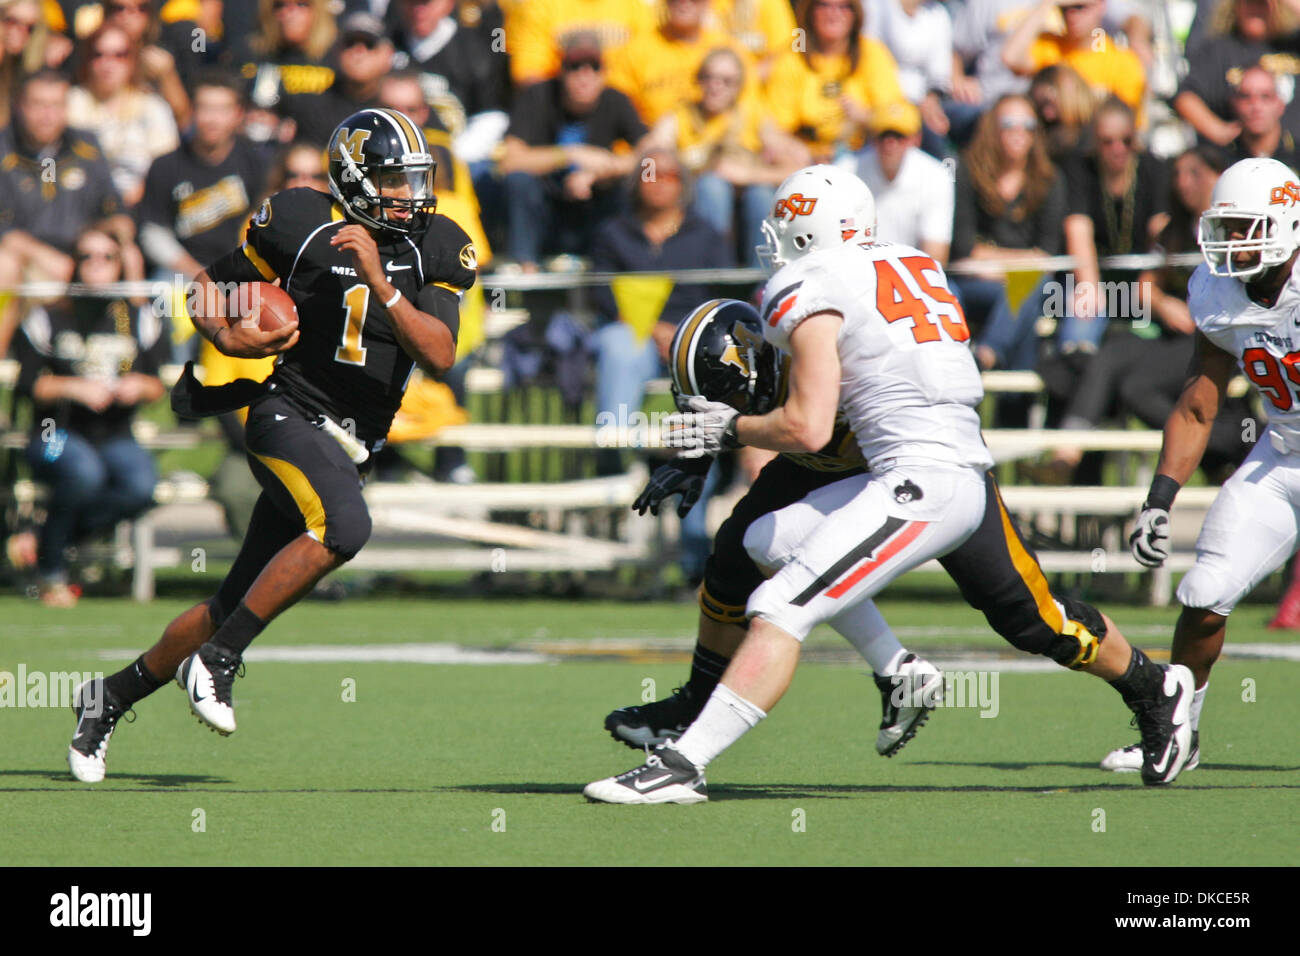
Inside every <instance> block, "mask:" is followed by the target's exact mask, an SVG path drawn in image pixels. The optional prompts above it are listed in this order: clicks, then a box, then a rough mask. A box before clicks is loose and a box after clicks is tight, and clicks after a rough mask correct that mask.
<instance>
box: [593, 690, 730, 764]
mask: <svg viewBox="0 0 1300 956" xmlns="http://www.w3.org/2000/svg"><path fill="white" fill-rule="evenodd" d="M705 703H707V701H706V700H699V699H697V698H696V697H695V695H694V694H692V693H691V689H690V687H689V686H683V687H677V688H674V690H673V693H672V696H670V697H665V698H664V699H663V700H656V701H655V702H653V703H650V704H642V705H640V706H639V707H620V708H619V709H618V710H616V711H613V712H612V713H610V714H608V715H607V716H606V717H605V729H606V730H608V731H609V734H610V736H611V737H613V738H614V739H615V740H617V741H618V742H619V743H621V744H627V745H628V746H629V747H631V748H632V749H633V750H641V749H643V748H645V747H657V746H658V745H659V744H664V743H667V742H668V741H670V740H676V739H677V738H678V737H680V736H681V735H682V734H684V733H685V732H686V728H687V727H689V726H690V725H691V724H693V723H695V718H696V717H698V716H700V711H701V710H703V709H704V705H705Z"/></svg>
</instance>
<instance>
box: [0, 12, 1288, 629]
mask: <svg viewBox="0 0 1300 956" xmlns="http://www.w3.org/2000/svg"><path fill="white" fill-rule="evenodd" d="M1297 73H1300V0H1177V2H1169V3H1164V2H1154V0H1037V2H1036V0H965V2H962V0H950V2H940V0H794V2H791V0H460V2H457V0H242V2H241V0H165V2H164V0H103V2H99V3H82V2H78V0H0V127H2V128H0V358H3V357H5V356H8V357H10V358H13V359H16V360H17V361H18V362H19V363H20V366H21V373H20V375H19V376H18V379H17V385H16V389H15V392H16V394H17V395H18V397H19V399H20V400H23V401H28V402H30V403H31V404H32V405H33V406H34V407H35V409H36V413H35V414H34V415H33V416H32V417H31V419H30V420H31V421H32V422H33V428H35V427H36V426H37V423H40V422H53V423H54V424H55V429H54V432H55V433H57V440H55V441H51V440H50V437H51V436H50V435H44V436H41V437H40V438H39V440H38V438H36V437H33V440H32V442H31V444H30V446H29V449H28V452H27V455H26V458H27V462H26V463H27V466H28V467H29V468H30V469H31V473H32V474H33V476H34V477H36V478H38V479H39V480H40V481H42V482H44V483H46V484H48V485H49V486H50V487H51V489H52V491H53V498H52V505H51V508H50V517H49V519H48V520H47V521H46V523H45V524H44V526H43V528H42V529H41V531H40V533H39V535H36V534H34V533H26V534H25V535H17V536H14V537H11V538H10V540H9V547H8V549H7V550H8V557H9V560H10V561H11V562H13V563H15V564H17V565H19V566H23V565H27V564H31V563H33V562H39V565H40V571H41V572H42V574H43V575H44V576H45V578H46V580H47V581H49V582H53V584H55V585H57V584H58V583H59V582H61V581H62V580H63V577H62V575H63V574H64V569H63V561H62V558H61V557H60V555H61V554H62V553H63V550H64V548H65V546H66V545H67V544H68V543H71V542H73V541H76V540H78V539H79V538H81V537H84V536H85V535H87V534H90V533H93V532H94V531H95V530H97V529H101V528H104V527H107V526H110V525H111V524H113V523H114V522H116V521H118V520H119V519H121V518H124V517H129V516H131V515H132V514H135V513H138V512H139V511H140V510H141V509H143V508H145V507H147V506H148V504H149V500H150V489H151V488H152V483H153V480H154V478H153V464H152V462H151V460H150V457H149V455H148V454H146V453H143V452H140V450H139V448H138V446H135V445H134V443H133V441H132V440H131V430H130V424H131V418H132V414H133V410H134V409H135V408H136V407H138V406H140V405H142V404H146V403H149V402H152V401H154V400H155V399H157V398H158V397H159V396H160V395H161V394H162V386H161V384H160V383H159V381H158V377H157V376H158V370H159V368H160V367H161V366H162V365H163V364H164V363H167V362H169V361H175V360H178V359H183V358H186V357H190V356H192V355H194V354H196V352H197V343H196V341H195V340H194V338H193V333H192V329H191V328H189V327H188V323H187V322H186V321H185V320H184V318H183V314H184V313H183V309H180V308H178V309H176V310H174V311H169V312H168V313H167V314H164V315H161V316H160V315H159V314H158V312H159V310H158V309H157V308H156V307H154V304H153V303H151V302H149V301H148V300H147V299H146V298H144V297H142V298H138V299H133V298H130V297H126V296H122V297H117V298H105V297H100V298H92V299H83V298H75V299H71V298H67V297H59V296H57V295H51V296H48V297H45V298H42V297H41V296H39V295H35V294H32V295H17V294H12V292H8V291H4V290H12V289H14V288H15V287H18V286H20V285H22V284H24V283H40V282H68V281H78V282H81V283H85V284H88V285H94V284H104V283H111V282H115V281H119V280H155V281H157V280H162V281H166V282H168V283H177V284H178V285H179V284H183V282H184V281H186V280H188V279H189V278H190V277H192V276H193V275H194V274H195V273H196V272H197V271H198V270H199V269H200V268H202V267H203V266H205V265H206V264H207V263H208V262H210V261H212V260H213V259H215V258H216V257H218V256H219V255H221V254H222V253H224V252H226V251H228V250H229V249H231V248H233V247H234V246H236V245H237V244H238V243H239V242H240V239H241V236H242V233H243V231H244V229H245V228H246V225H247V221H248V217H249V214H250V212H251V211H252V210H255V209H256V208H257V206H258V204H259V203H260V202H261V199H262V198H263V197H264V196H267V195H269V194H270V193H273V192H275V191H278V190H281V189H285V188H289V187H297V186H308V187H312V188H316V189H321V190H328V183H327V180H326V178H325V168H326V163H325V156H324V152H323V150H324V147H325V145H326V142H327V140H328V137H329V135H330V133H331V132H332V131H333V129H334V127H335V126H336V125H337V124H338V123H339V122H340V121H341V120H342V119H344V118H345V117H347V116H348V115H350V114H351V113H353V112H355V111H356V110H358V109H360V108H363V107H366V106H386V107H392V108H395V109H399V110H401V111H403V112H405V113H406V114H408V115H409V116H410V117H411V118H412V119H413V120H415V121H416V122H417V123H418V124H419V125H420V126H421V127H423V128H424V130H425V133H426V136H427V138H428V140H429V143H430V145H431V148H432V151H433V153H434V156H435V158H436V159H437V161H438V168H437V177H436V186H437V192H438V211H439V212H442V213H444V214H445V215H448V216H450V217H452V218H453V219H455V220H456V221H457V222H458V223H459V224H460V225H461V226H462V227H464V228H465V229H466V231H467V232H468V233H469V234H470V235H471V237H472V238H473V239H474V241H475V244H476V247H477V250H478V263H479V266H480V270H481V271H483V272H484V273H491V272H497V273H500V274H503V275H506V274H513V275H525V276H526V275H529V274H533V273H545V272H579V271H583V270H588V269H589V270H594V271H600V272H629V271H649V270H662V271H671V270H680V269H693V268H727V267H733V266H750V265H756V264H757V262H756V259H755V255H754V246H755V244H756V243H757V242H758V240H759V235H758V229H759V223H760V222H761V221H762V219H763V217H764V216H766V215H767V214H768V213H769V212H770V207H771V203H772V197H773V194H774V191H775V188H776V186H777V185H778V184H779V183H780V182H781V181H782V179H783V178H784V177H785V176H786V175H788V174H789V173H790V172H792V171H794V170H796V169H798V168H800V167H802V166H805V165H807V164H809V163H813V162H827V163H835V164H841V165H844V166H845V167H846V168H849V169H852V170H854V171H856V172H857V173H858V174H859V175H860V176H861V177H862V178H863V179H864V180H865V181H866V182H867V184H868V185H869V186H870V187H871V189H872V191H873V193H874V194H875V197H876V202H877V206H878V212H879V224H878V235H879V236H880V237H882V238H885V239H890V240H894V241H898V242H903V243H908V244H911V245H915V246H918V247H919V248H921V249H922V250H923V251H924V252H926V253H927V254H929V255H931V256H933V257H934V258H935V259H936V260H937V261H938V262H940V263H941V264H943V265H944V266H952V267H954V268H953V272H952V275H951V279H952V284H953V286H954V288H955V290H956V291H957V293H958V295H959V297H960V298H961V301H962V303H963V305H964V308H965V311H966V315H967V318H968V321H969V323H970V326H971V329H972V344H973V348H974V352H975V357H976V360H977V361H978V363H979V365H980V366H981V368H983V369H985V370H995V369H1003V370H1028V369H1034V370H1037V371H1038V372H1039V373H1040V374H1041V375H1042V377H1043V380H1044V383H1045V387H1046V389H1047V392H1048V394H1049V396H1050V397H1051V403H1050V405H1049V413H1048V424H1049V425H1057V424H1060V425H1065V426H1067V427H1071V428H1087V427H1092V426H1095V425H1098V424H1100V423H1102V422H1103V421H1106V420H1110V419H1113V418H1115V417H1116V416H1136V417H1137V418H1139V419H1140V420H1141V421H1143V422H1144V423H1145V424H1147V425H1149V426H1151V427H1153V428H1158V427H1160V426H1162V425H1163V422H1164V419H1165V417H1166V416H1167V414H1168V412H1169V410H1170V409H1171V408H1172V406H1173V402H1174V400H1175V398H1176V397H1177V393H1178V390H1179V388H1180V386H1181V383H1182V374H1183V371H1184V370H1185V368H1186V366H1187V360H1188V358H1189V357H1190V354H1191V342H1192V336H1191V332H1192V330H1193V327H1192V323H1191V319H1190V316H1189V313H1188V309H1187V306H1186V303H1185V296H1186V283H1187V277H1188V275H1189V274H1190V271H1191V268H1190V267H1177V268H1175V267H1170V268H1158V269H1148V270H1146V271H1143V272H1140V273H1139V272H1134V271H1123V270H1112V269H1104V268H1101V266H1100V265H1099V262H1100V260H1103V259H1105V258H1106V257H1108V256H1114V255H1123V254H1127V253H1145V252H1151V251H1157V252H1168V253H1180V252H1184V253H1185V252H1195V251H1196V224H1197V218H1198V216H1199V214H1200V212H1201V211H1202V210H1204V209H1205V208H1206V207H1207V205H1208V204H1209V199H1210V194H1211V191H1212V189H1213V187H1214V183H1215V181H1216V178H1217V176H1218V174H1219V173H1220V172H1221V171H1222V170H1223V169H1224V168H1225V167H1226V166H1227V165H1230V164H1231V163H1233V162H1235V161H1236V160H1238V159H1240V158H1243V157H1248V156H1272V157H1276V158H1278V159H1280V160H1282V161H1283V162H1285V163H1287V164H1288V165H1290V166H1292V167H1294V166H1295V165H1296V163H1297V161H1298V159H1297V155H1296V136H1297V134H1300V105H1298V104H1297V103H1296V101H1295V100H1296V98H1295V96H1294V93H1295V79H1296V75H1297ZM1061 254H1066V255H1069V256H1072V257H1073V258H1074V262H1075V266H1074V268H1072V269H1070V270H1068V273H1067V272H1056V271H1048V272H1038V271H1033V270H1024V269H1021V270H1015V269H1012V270H1011V271H1010V272H1008V267H1009V266H1014V265H1015V264H1016V261H1017V260H1030V259H1033V258H1035V257H1041V256H1043V255H1061ZM177 277H179V279H178V278H177ZM1067 280H1068V281H1067ZM755 287H756V286H755V285H751V286H748V287H744V286H742V287H737V286H734V285H728V286H713V285H710V284H708V283H699V282H695V281H691V280H687V281H681V282H675V281H668V282H666V283H664V284H662V285H659V286H644V287H639V291H638V294H637V296H636V299H637V301H636V302H635V303H634V302H632V301H631V300H630V298H629V297H628V296H627V295H625V294H624V295H620V294H617V290H611V289H610V288H609V287H604V288H601V289H597V290H596V293H595V294H594V295H593V296H592V297H591V302H592V305H593V309H594V312H595V316H594V320H593V319H591V318H590V317H587V316H582V317H580V318H579V319H577V320H575V319H574V317H573V316H570V315H568V314H566V313H556V314H553V315H551V314H548V315H547V316H546V317H545V321H546V323H547V324H548V327H547V329H546V334H545V335H542V334H540V333H539V334H536V335H534V340H536V341H543V340H544V341H547V342H549V343H551V347H552V348H554V347H555V343H556V342H563V343H567V345H566V348H567V349H569V350H573V351H577V352H581V353H582V355H583V356H585V357H586V358H587V360H588V361H589V364H590V368H591V372H590V381H588V380H587V378H584V377H583V376H582V373H581V372H579V378H580V379H581V381H580V382H579V384H578V385H577V386H576V387H572V386H571V390H572V391H574V392H575V394H577V395H578V396H581V395H582V394H583V390H584V389H586V390H587V394H588V396H590V395H592V394H594V397H595V405H596V411H597V412H598V413H599V412H602V411H610V412H616V411H617V410H618V409H620V408H624V409H626V408H633V409H635V408H640V407H641V403H642V401H643V398H644V392H645V385H646V383H647V382H648V381H649V380H651V379H653V378H656V377H658V376H660V375H662V374H663V371H664V370H663V360H664V356H665V355H666V353H667V348H668V344H669V342H670V340H671V337H672V333H673V331H674V329H675V328H676V325H677V323H678V322H679V321H680V320H681V319H682V318H683V317H684V316H685V315H686V314H687V313H688V312H689V311H690V310H691V308H693V307H694V306H695V305H696V304H698V303H699V302H700V301H702V300H703V299H705V298H707V297H708V296H709V295H711V294H726V295H733V296H738V297H741V298H744V297H746V296H748V295H749V294H751V293H752V291H753V289H754V288H755ZM482 288H483V286H482V284H480V286H479V287H478V288H477V289H476V290H475V291H474V293H472V296H471V297H470V298H469V299H467V302H466V308H465V312H466V321H465V323H464V324H463V326H462V335H461V343H460V351H459V356H460V357H461V358H462V359H464V361H462V362H461V363H460V364H459V365H458V366H457V369H456V370H455V371H454V372H453V374H452V376H450V378H449V382H448V384H449V385H450V387H451V389H452V392H453V394H454V396H455V397H456V398H458V399H461V400H462V401H463V389H464V373H465V370H466V368H467V367H468V365H469V364H470V362H471V360H472V358H473V355H474V351H475V349H476V348H477V347H478V346H479V345H480V344H481V343H482V341H483V331H482V312H483V299H482V295H483V293H482ZM1116 290H1127V292H1126V294H1125V295H1123V296H1120V295H1116V294H1114V293H1115V291H1116ZM1062 295H1064V299H1062ZM1044 315H1049V316H1053V317H1055V318H1056V320H1057V321H1056V322H1055V324H1054V326H1051V327H1050V332H1049V334H1046V335H1045V334H1043V333H1044V326H1043V323H1042V322H1041V319H1042V317H1043V316H1044ZM206 359H207V360H208V361H209V362H210V363H213V364H215V363H218V361H219V357H218V356H215V355H213V354H209V355H207V356H206ZM578 367H579V368H580V369H581V368H585V367H586V366H585V365H582V364H581V363H579V366H578ZM213 374H220V375H226V376H227V377H229V376H233V375H235V374H247V372H246V371H242V370H240V369H238V368H235V369H229V370H215V371H213ZM1027 415H1028V401H1027V400H1026V399H1023V398H1018V397H1015V396H1005V397H1003V398H1002V399H1001V400H1000V403H999V406H998V409H997V424H1000V425H1023V424H1025V422H1026V421H1027ZM1246 415H1249V409H1248V408H1246V407H1245V406H1244V405H1243V404H1242V401H1241V400H1237V402H1236V403H1235V404H1233V405H1232V406H1230V407H1229V408H1227V409H1225V410H1224V413H1223V415H1222V416H1221V424H1222V427H1221V428H1219V429H1216V433H1215V440H1214V441H1213V442H1212V443H1211V449H1210V455H1209V456H1208V457H1207V465H1206V467H1207V473H1209V474H1210V475H1211V477H1217V476H1218V474H1220V473H1222V471H1223V469H1225V468H1228V467H1230V466H1232V465H1233V464H1235V462H1236V461H1238V460H1240V458H1241V457H1242V456H1244V454H1245V451H1246V450H1247V449H1245V448H1244V447H1243V445H1242V443H1241V441H1240V438H1239V432H1240V430H1241V422H1242V420H1243V417H1244V416H1246ZM229 431H230V442H231V445H232V449H237V448H238V442H239V439H238V428H237V426H232V427H231V428H230V430H229ZM625 465H626V462H625V461H624V459H623V458H622V457H621V456H620V455H618V454H617V453H614V452H610V453H607V454H605V455H603V456H602V457H601V460H600V461H599V462H598V467H599V469H600V471H601V472H604V473H609V472H616V471H618V470H620V469H622V468H623V467H625ZM748 467H751V468H752V467H754V465H752V464H751V465H750V466H748ZM1097 467H1098V466H1097V464H1096V462H1095V461H1092V458H1091V456H1088V455H1085V454H1084V453H1083V452H1082V450H1080V449H1076V448H1071V447H1061V448H1059V449H1057V450H1056V451H1055V452H1054V453H1053V454H1052V455H1051V456H1050V457H1049V459H1048V460H1046V461H1044V462H1041V463H1039V464H1038V465H1036V466H1034V468H1035V470H1034V471H1033V472H1032V473H1031V474H1030V475H1029V477H1030V478H1032V479H1033V480H1038V481H1055V482H1058V483H1065V482H1071V481H1073V482H1087V481H1096V480H1099V472H1098V471H1097ZM436 472H437V473H436V477H437V478H438V479H439V480H453V481H470V480H473V473H472V472H471V471H470V470H469V469H468V466H467V465H466V462H465V458H464V455H463V454H460V455H457V454H456V453H455V451H454V450H448V451H447V452H446V454H440V458H439V462H438V464H437V468H436ZM700 533H702V529H701V531H700ZM701 547H703V548H705V549H707V540H705V541H704V542H703V543H702V544H697V545H696V551H697V552H699V549H700V548H701ZM688 550H689V549H688ZM704 553H707V550H705V551H704V552H702V553H698V554H697V557H696V558H695V559H690V558H688V561H689V560H698V561H699V562H701V563H702V560H703V554H704ZM698 570H699V569H698V568H694V567H692V568H690V569H689V570H688V575H694V574H696V573H697V572H698ZM49 593H51V594H54V595H55V597H54V598H53V599H52V601H51V603H57V601H58V600H59V598H60V595H59V593H58V590H57V587H53V586H51V588H50V589H49ZM62 597H63V598H64V599H67V598H68V597H69V596H68V595H62Z"/></svg>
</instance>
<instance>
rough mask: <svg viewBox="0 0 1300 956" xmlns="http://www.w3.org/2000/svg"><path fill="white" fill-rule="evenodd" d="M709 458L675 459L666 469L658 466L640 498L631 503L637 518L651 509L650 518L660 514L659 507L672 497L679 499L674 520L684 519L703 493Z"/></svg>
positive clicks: (710, 459)
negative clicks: (678, 495) (677, 495)
mask: <svg viewBox="0 0 1300 956" xmlns="http://www.w3.org/2000/svg"><path fill="white" fill-rule="evenodd" d="M712 464H713V459H712V458H674V459H673V460H672V461H670V462H668V463H667V464H666V465H660V466H659V467H658V468H656V469H655V470H654V474H653V475H651V476H650V480H649V481H648V482H647V483H646V486H645V488H644V489H642V491H641V494H639V495H638V496H637V499H636V501H634V502H632V510H633V511H635V512H636V513H637V514H639V515H643V514H645V513H646V509H647V508H648V509H650V513H651V514H652V515H657V514H659V506H660V505H662V504H663V503H664V499H665V498H671V497H672V496H673V495H676V494H680V495H681V496H682V500H681V503H680V504H678V505H677V517H679V518H685V517H686V515H687V514H688V513H689V512H690V510H691V508H693V507H695V502H697V501H699V500H700V492H702V491H703V490H704V476H705V475H707V474H708V473H709V466H710V465H712Z"/></svg>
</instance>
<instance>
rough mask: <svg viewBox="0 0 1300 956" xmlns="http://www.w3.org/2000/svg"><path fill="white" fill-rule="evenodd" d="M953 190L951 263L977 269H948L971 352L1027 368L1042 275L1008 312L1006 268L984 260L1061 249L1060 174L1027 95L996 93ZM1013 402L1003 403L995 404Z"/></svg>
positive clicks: (982, 360)
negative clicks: (967, 325) (958, 271)
mask: <svg viewBox="0 0 1300 956" xmlns="http://www.w3.org/2000/svg"><path fill="white" fill-rule="evenodd" d="M955 195H956V211H955V213H954V215H953V231H952V259H953V264H954V265H956V264H958V263H962V264H964V265H967V266H970V267H973V268H975V269H976V270H978V271H976V272H974V273H973V274H972V273H961V274H957V275H953V276H952V284H953V288H954V290H955V291H956V292H957V294H958V296H959V297H960V298H961V301H962V306H963V308H964V309H965V311H966V318H967V319H968V320H969V322H970V325H971V331H972V333H973V334H974V335H975V341H976V342H977V343H978V344H977V345H976V348H975V357H976V359H977V361H978V362H979V364H980V367H981V368H983V369H992V368H1004V369H1032V368H1034V366H1035V365H1036V364H1037V359H1038V341H1037V338H1036V337H1035V324H1036V323H1037V320H1038V317H1039V316H1040V315H1042V307H1043V301H1044V298H1045V295H1046V292H1045V285H1046V282H1047V279H1048V276H1046V275H1045V276H1043V277H1042V278H1041V279H1040V280H1039V281H1038V282H1037V283H1036V285H1035V286H1034V288H1033V290H1032V291H1031V292H1029V294H1027V295H1026V296H1025V297H1024V299H1023V301H1022V302H1021V303H1020V304H1019V307H1018V308H1016V309H1015V310H1014V311H1013V309H1012V305H1011V303H1010V301H1009V299H1008V296H1007V286H1006V270H1005V268H1004V267H1001V266H988V265H985V264H984V263H985V262H987V260H1003V261H1005V260H1012V261H1014V260H1017V259H1035V258H1039V257H1042V256H1054V255H1058V254H1059V253H1060V251H1061V241H1062V232H1061V227H1062V222H1063V220H1064V219H1065V212H1066V208H1067V202H1068V199H1067V196H1066V190H1065V180H1064V178H1063V177H1062V176H1061V175H1060V173H1059V172H1058V171H1057V169H1056V167H1055V166H1053V165H1052V161H1051V160H1050V159H1049V158H1048V156H1047V145H1046V143H1045V142H1044V140H1043V137H1042V133H1041V131H1040V130H1039V129H1038V120H1037V117H1035V115H1034V108H1033V105H1032V104H1031V103H1030V102H1029V100H1028V99H1027V98H1026V97H1024V96H1020V95H1017V94H1009V95H1007V96H1003V97H1000V98H999V99H998V101H997V102H996V103H995V104H994V105H993V107H992V109H990V110H989V111H988V112H986V113H984V114H983V115H982V116H981V117H980V119H979V123H978V124H977V125H976V129H975V135H974V136H973V137H972V139H971V144H970V146H969V147H968V148H967V150H966V151H965V153H963V154H962V157H961V162H960V164H959V165H958V167H957V182H956V189H955ZM963 260H964V262H963ZM1004 398H1005V396H1004ZM1012 404H1013V403H1011V402H1006V401H1004V402H1000V403H999V407H1000V408H1001V407H1003V406H1004V405H1005V406H1007V407H1010V406H1011V405H1012Z"/></svg>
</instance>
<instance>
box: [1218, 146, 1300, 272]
mask: <svg viewBox="0 0 1300 956" xmlns="http://www.w3.org/2000/svg"><path fill="white" fill-rule="evenodd" d="M1298 178H1300V177H1297V176H1296V174H1295V173H1294V172H1293V171H1292V170H1291V169H1289V168H1288V167H1287V166H1286V165H1285V164H1283V163H1280V162H1278V161H1277V160H1276V159H1258V158H1255V159H1243V160H1242V161H1241V162H1239V163H1234V164H1233V165H1232V166H1230V167H1228V169H1227V170H1225V171H1224V173H1223V175H1222V176H1220V177H1219V181H1218V183H1216V184H1215V186H1214V193H1213V194H1212V196H1211V197H1210V208H1209V209H1207V210H1205V212H1203V213H1201V221H1200V226H1199V229H1198V234H1197V239H1196V241H1197V243H1198V244H1199V245H1200V247H1201V255H1202V256H1204V257H1205V263H1206V265H1207V267H1208V268H1209V270H1210V272H1211V273H1212V274H1213V275H1216V276H1231V277H1232V278H1235V279H1248V278H1250V277H1251V276H1254V275H1258V274H1259V273H1260V272H1263V271H1264V270H1265V269H1268V268H1271V267H1273V266H1276V265H1280V264H1282V263H1284V262H1286V261H1287V260H1288V259H1290V258H1291V254H1292V253H1293V252H1295V250H1296V247H1297V246H1300V184H1297V182H1296V180H1297V179H1298Z"/></svg>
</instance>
